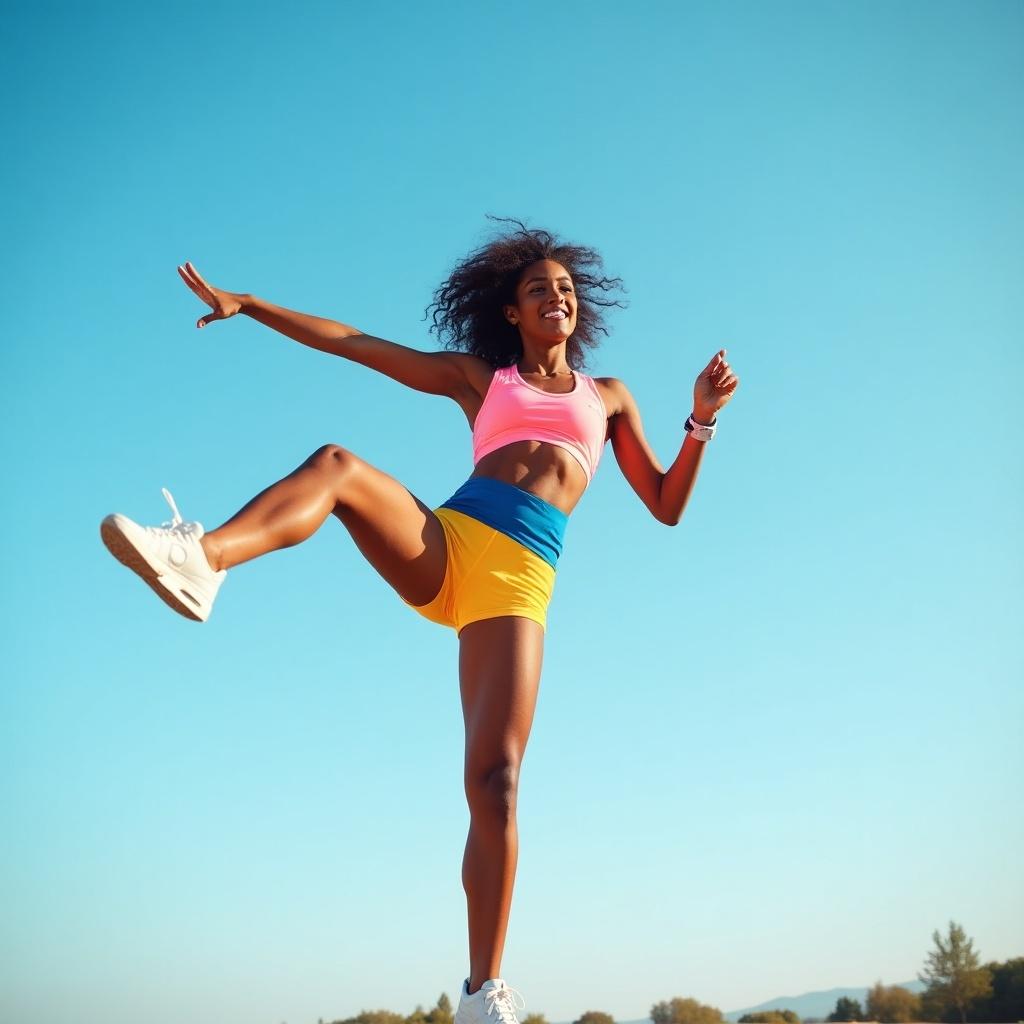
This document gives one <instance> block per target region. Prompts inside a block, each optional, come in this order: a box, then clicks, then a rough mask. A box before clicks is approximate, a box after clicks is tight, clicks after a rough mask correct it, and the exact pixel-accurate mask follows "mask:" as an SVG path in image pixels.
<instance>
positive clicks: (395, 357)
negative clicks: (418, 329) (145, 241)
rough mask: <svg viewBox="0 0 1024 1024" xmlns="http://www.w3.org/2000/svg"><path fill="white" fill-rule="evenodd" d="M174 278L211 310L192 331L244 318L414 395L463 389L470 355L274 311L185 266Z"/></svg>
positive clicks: (263, 302) (269, 305) (452, 393)
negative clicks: (402, 342) (240, 315)
mask: <svg viewBox="0 0 1024 1024" xmlns="http://www.w3.org/2000/svg"><path fill="white" fill-rule="evenodd" d="M178 273H179V274H180V275H181V277H182V278H183V279H184V281H185V283H186V284H187V285H188V286H189V287H190V288H191V289H192V291H194V292H195V293H196V295H198V296H199V297H200V298H201V299H202V300H203V301H204V302H205V303H207V305H209V306H210V307H212V309H213V310H214V312H213V313H209V314H207V315H206V316H204V317H202V318H200V320H199V321H198V323H197V324H196V326H197V327H205V326H206V325H207V324H208V323H212V322H213V321H214V320H226V319H228V317H231V316H234V315H235V314H236V313H244V314H245V315H246V316H249V317H252V319H253V320H258V321H259V322H260V323H261V324H265V325H266V326H267V327H271V328H273V329H274V330H275V331H277V332H279V333H280V334H284V335H285V336H287V337H289V338H292V339H294V340H295V341H298V342H300V343H301V344H303V345H308V346H309V347H310V348H315V349H317V350H319V351H320V352H327V353H328V354H330V355H334V356H343V357H344V358H345V359H350V360H352V362H355V363H360V364H362V365H363V366H368V367H369V368H370V369H371V370H377V371H378V372H380V373H383V374H384V375H385V376H387V377H391V378H392V380H397V381H398V382H399V384H404V385H406V387H410V388H413V389H414V390H416V391H423V392H425V393H427V394H430V395H447V396H448V397H450V398H454V397H455V396H456V395H457V394H459V392H461V391H463V390H464V389H465V388H466V387H467V386H468V376H467V374H468V372H469V367H468V366H467V361H468V360H473V359H476V358H477V357H476V356H472V355H469V354H468V353H465V352H421V351H420V350H419V349H414V348H408V347H406V346H405V345H398V344H396V343H395V342H393V341H385V340H384V339H383V338H375V337H373V336H372V335H369V334H364V333H363V332H362V331H360V330H359V329H358V328H356V327H350V326H349V325H348V324H343V323H339V322H338V321H336V320H325V319H324V318H323V317H318V316H310V315H309V314H308V313H297V312H295V311H294V310H291V309H285V308H284V307H283V306H275V305H273V304H272V303H270V302H267V301H266V300H265V299H260V298H257V297H256V296H255V295H248V294H244V293H237V292H226V291H224V290H223V289H220V288H214V287H213V286H212V285H209V284H207V283H206V281H204V280H203V278H202V277H200V275H199V272H198V271H197V270H196V269H195V267H193V266H192V264H191V263H186V264H184V266H183V267H179V268H178Z"/></svg>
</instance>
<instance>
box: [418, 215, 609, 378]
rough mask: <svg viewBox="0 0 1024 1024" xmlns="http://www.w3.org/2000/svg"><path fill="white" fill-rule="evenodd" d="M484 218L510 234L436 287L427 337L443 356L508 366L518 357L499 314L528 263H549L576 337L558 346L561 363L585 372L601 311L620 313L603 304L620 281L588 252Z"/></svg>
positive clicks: (514, 333) (513, 333)
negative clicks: (558, 271)
mask: <svg viewBox="0 0 1024 1024" xmlns="http://www.w3.org/2000/svg"><path fill="white" fill-rule="evenodd" d="M488 218H489V219H490V220H493V221H499V222H503V223H507V224H509V225H514V226H515V228H514V230H512V229H510V230H508V231H506V232H504V233H501V234H499V235H498V236H497V237H495V238H493V239H491V241H489V242H487V243H486V244H485V245H483V246H481V247H480V248H479V249H477V250H475V251H474V252H472V253H470V254H469V256H467V257H466V258H465V259H464V260H463V261H462V262H461V263H459V264H458V265H457V266H456V267H455V269H454V270H453V271H452V272H451V274H450V275H449V277H448V279H447V280H446V281H445V282H444V283H443V284H441V285H440V286H438V288H437V290H436V291H435V292H434V301H433V302H432V303H431V304H430V305H429V306H428V307H427V312H426V316H431V314H432V315H433V324H432V325H431V327H430V330H431V331H432V332H433V333H435V334H436V335H437V336H438V338H440V339H441V340H442V342H443V344H444V347H445V348H446V349H449V350H459V351H463V352H471V353H473V354H474V355H477V356H481V357H482V358H483V359H486V360H487V362H488V363H490V364H491V366H493V367H494V368H495V369H497V368H498V367H500V366H511V365H512V363H514V362H517V361H518V360H519V359H520V358H521V357H522V354H523V346H522V340H521V339H520V337H519V331H518V329H517V328H516V327H514V326H513V325H512V324H510V323H509V322H508V320H506V319H505V314H504V312H503V307H504V306H506V305H514V304H515V302H516V286H517V285H518V284H519V280H520V278H521V277H522V275H523V271H524V270H525V269H526V268H527V267H528V266H530V264H531V263H536V262H537V261H538V260H555V261H557V262H558V263H561V264H562V266H563V267H565V269H566V270H568V271H569V276H570V277H571V278H572V281H573V287H574V288H575V291H576V306H577V312H576V330H575V331H574V332H573V334H572V336H571V337H570V338H569V340H568V342H567V343H566V360H567V361H568V363H569V365H570V366H571V367H572V368H573V369H574V370H581V371H582V370H585V368H586V357H587V351H588V350H589V349H593V348H596V347H597V346H598V345H599V344H600V341H601V339H600V338H599V337H598V334H604V335H607V334H608V328H607V327H606V326H605V322H604V318H605V312H604V311H605V310H606V309H607V308H608V307H610V306H625V303H624V302H623V301H621V300H620V299H618V298H615V297H609V295H610V293H614V292H615V291H616V290H617V289H620V288H622V280H621V278H618V277H605V276H604V274H603V269H604V266H603V263H602V260H601V256H600V254H599V253H598V252H597V250H595V249H589V248H587V247H585V246H580V245H569V244H568V243H566V242H562V241H561V240H560V239H558V238H557V237H555V236H554V235H552V234H551V233H550V232H548V231H541V230H539V229H531V228H528V227H527V226H526V225H525V224H524V223H523V222H522V221H519V220H516V219H515V218H513V217H495V216H492V215H491V214H488ZM623 290H624V289H623Z"/></svg>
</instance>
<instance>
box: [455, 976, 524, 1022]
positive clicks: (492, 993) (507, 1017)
mask: <svg viewBox="0 0 1024 1024" xmlns="http://www.w3.org/2000/svg"><path fill="white" fill-rule="evenodd" d="M468 988H469V978H467V979H466V980H465V981H464V982H463V983H462V992H461V995H460V996H459V1008H458V1009H457V1010H456V1011H455V1024H519V1019H518V1018H517V1017H516V1010H517V1009H519V1010H523V1009H525V1008H526V1001H525V1000H524V999H523V997H522V996H521V995H520V994H519V993H518V992H517V991H516V990H515V989H514V988H509V987H508V985H506V984H505V982H504V981H502V979H501V978H491V979H490V980H489V981H485V982H484V983H483V985H481V986H480V988H478V989H477V990H476V992H474V993H473V994H472V995H470V994H469V992H468V991H467V989H468ZM516 997H518V999H519V1002H518V1003H517V1002H516Z"/></svg>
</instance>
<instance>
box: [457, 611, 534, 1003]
mask: <svg viewBox="0 0 1024 1024" xmlns="http://www.w3.org/2000/svg"><path fill="white" fill-rule="evenodd" d="M543 653H544V629H543V627H542V626H541V625H540V623H538V622H534V621H533V620H532V619H527V618H524V617H522V616H518V615H503V616H500V617H497V618H493V619H483V620H481V621H479V622H471V623H470V624H469V625H468V626H466V627H465V628H464V629H463V630H462V632H461V633H460V634H459V681H460V684H461V691H462V711H463V717H464V719H465V723H466V763H465V785H466V799H467V800H468V801H469V811H470V826H469V838H468V840H467V842H466V854H465V858H464V860H463V863H462V884H463V887H464V888H465V890H466V902H467V905H468V911H469V957H470V977H469V992H470V993H473V992H476V991H477V990H478V989H479V988H480V986H481V985H483V983H484V982H485V981H487V980H489V979H491V978H497V977H500V972H501V955H502V952H503V950H504V948H505V934H506V931H507V930H508V918H509V910H510V908H511V905H512V886H513V883H514V881H515V874H516V862H517V860H518V857H519V833H518V830H517V827H516V795H517V792H518V785H519V769H520V765H521V764H522V760H523V754H524V752H525V750H526V741H527V739H528V738H529V735H530V727H531V726H532V724H533V713H534V709H535V708H536V705H537V693H538V690H539V687H540V673H541V663H542V661H543Z"/></svg>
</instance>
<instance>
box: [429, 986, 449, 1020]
mask: <svg viewBox="0 0 1024 1024" xmlns="http://www.w3.org/2000/svg"><path fill="white" fill-rule="evenodd" d="M454 1019H455V1018H454V1015H453V1013H452V1001H451V1000H450V999H449V998H448V993H447V992H442V993H441V995H440V996H438V999H437V1006H435V1007H434V1008H433V1009H432V1010H431V1011H430V1013H428V1014H427V1024H452V1021H453V1020H454Z"/></svg>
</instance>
